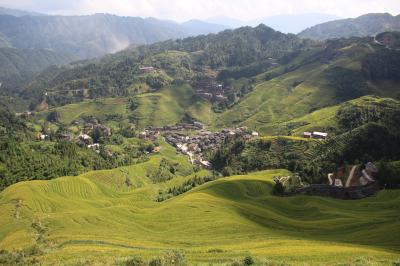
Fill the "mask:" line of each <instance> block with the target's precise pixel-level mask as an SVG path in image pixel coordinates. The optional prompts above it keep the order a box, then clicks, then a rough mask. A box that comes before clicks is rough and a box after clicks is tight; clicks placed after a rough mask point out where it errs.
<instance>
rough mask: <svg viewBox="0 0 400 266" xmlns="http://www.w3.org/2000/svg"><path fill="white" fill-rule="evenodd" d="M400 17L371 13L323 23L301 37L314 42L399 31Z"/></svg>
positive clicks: (300, 35)
mask: <svg viewBox="0 0 400 266" xmlns="http://www.w3.org/2000/svg"><path fill="white" fill-rule="evenodd" d="M399 30H400V15H397V16H392V15H391V14H389V13H371V14H365V15H362V16H360V17H357V18H354V19H353V18H348V19H341V20H335V21H331V22H326V23H322V24H319V25H316V26H313V27H311V28H308V29H306V30H304V31H302V32H300V33H299V37H302V38H309V39H314V40H326V39H333V38H343V37H344V38H347V37H365V36H374V35H376V34H378V33H381V32H384V31H399Z"/></svg>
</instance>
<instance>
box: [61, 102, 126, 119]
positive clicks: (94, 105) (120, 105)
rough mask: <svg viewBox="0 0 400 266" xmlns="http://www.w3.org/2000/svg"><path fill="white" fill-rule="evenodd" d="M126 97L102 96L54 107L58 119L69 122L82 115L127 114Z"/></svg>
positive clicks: (101, 117)
mask: <svg viewBox="0 0 400 266" xmlns="http://www.w3.org/2000/svg"><path fill="white" fill-rule="evenodd" d="M127 103H128V99H126V98H104V99H98V100H85V101H83V102H80V103H74V104H67V105H64V106H62V107H58V108H55V110H56V111H57V112H59V114H60V121H61V122H63V123H65V124H69V123H71V122H72V121H73V120H76V119H79V118H80V117H82V116H90V115H92V116H95V117H98V118H100V119H104V118H105V117H106V115H108V114H118V115H123V116H126V115H127V109H126V104H127Z"/></svg>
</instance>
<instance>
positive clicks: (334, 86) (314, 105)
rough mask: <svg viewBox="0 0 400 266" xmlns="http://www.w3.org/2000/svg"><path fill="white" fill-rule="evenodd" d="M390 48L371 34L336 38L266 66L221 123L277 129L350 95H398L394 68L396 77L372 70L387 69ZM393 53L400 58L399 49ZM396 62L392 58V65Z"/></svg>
mask: <svg viewBox="0 0 400 266" xmlns="http://www.w3.org/2000/svg"><path fill="white" fill-rule="evenodd" d="M384 52H385V51H383V50H382V48H380V47H378V46H374V45H373V44H372V42H371V41H370V40H369V41H368V40H363V39H355V40H350V39H349V40H336V41H330V42H328V43H327V47H326V48H325V49H323V50H315V51H311V52H304V53H300V54H299V55H297V56H294V57H293V58H292V59H291V60H290V61H289V62H288V63H287V64H286V65H285V66H284V67H280V68H277V69H274V70H270V71H268V72H266V74H265V77H264V76H263V75H262V74H260V75H258V76H257V77H256V81H258V84H257V86H256V87H255V88H254V89H253V91H252V92H250V93H249V94H247V95H246V96H245V97H244V98H243V99H242V100H241V101H239V102H238V103H237V104H236V105H234V106H233V107H232V108H231V109H229V110H227V111H226V112H224V113H223V114H221V115H220V116H219V117H218V119H217V125H219V126H232V125H236V124H239V125H244V126H248V127H251V128H257V129H259V130H260V131H263V132H265V133H273V134H277V133H279V130H277V129H276V128H274V125H276V124H279V123H282V122H287V121H293V122H301V121H297V120H296V119H298V118H300V117H302V116H304V115H307V114H309V113H312V112H314V111H316V110H318V109H321V108H325V107H330V108H331V110H334V107H332V106H335V105H337V104H338V103H341V102H344V101H346V100H351V99H355V98H358V97H360V96H363V95H371V94H374V95H379V96H388V97H397V96H396V93H398V90H397V88H398V86H399V80H398V79H397V77H396V76H395V75H392V74H390V77H391V78H392V80H388V79H387V77H388V76H386V77H385V76H383V75H381V76H380V77H379V76H378V77H377V78H370V77H369V74H368V72H370V71H372V72H373V73H376V74H377V73H378V72H379V70H378V69H382V67H383V66H382V65H381V64H382V63H383V61H382V60H383V58H384V57H382V56H379V55H380V53H384ZM375 57H379V58H380V59H381V61H380V63H378V62H377V61H374V63H373V64H374V65H375V66H376V67H370V66H369V64H368V62H369V60H373V59H374V58H375ZM391 57H392V58H399V54H398V53H394V54H392V55H391ZM391 66H392V64H388V68H390V69H391ZM393 69H394V68H393ZM396 69H398V68H397V67H396ZM389 71H390V70H389ZM394 71H395V72H396V73H397V71H398V70H394ZM281 72H283V74H282V75H280V73H281ZM276 75H278V76H277V77H276V78H273V79H270V80H267V81H263V79H268V78H267V77H270V76H276ZM317 114H318V113H317ZM320 114H321V115H322V111H321V112H320ZM314 119H315V118H314ZM321 123H323V122H321Z"/></svg>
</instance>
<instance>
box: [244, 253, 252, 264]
mask: <svg viewBox="0 0 400 266" xmlns="http://www.w3.org/2000/svg"><path fill="white" fill-rule="evenodd" d="M253 264H254V259H253V258H252V257H251V256H250V255H248V256H246V257H244V259H243V265H253Z"/></svg>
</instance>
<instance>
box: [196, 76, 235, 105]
mask: <svg viewBox="0 0 400 266" xmlns="http://www.w3.org/2000/svg"><path fill="white" fill-rule="evenodd" d="M194 87H195V88H196V93H197V95H199V96H200V97H201V98H203V99H206V100H211V99H215V100H219V101H223V100H226V99H228V98H227V96H226V95H227V94H228V93H229V92H230V91H232V87H230V86H226V85H225V84H223V83H218V82H216V81H215V80H208V81H199V82H197V83H196V84H194Z"/></svg>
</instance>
